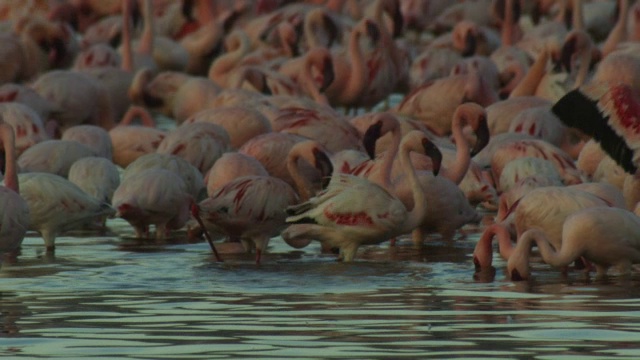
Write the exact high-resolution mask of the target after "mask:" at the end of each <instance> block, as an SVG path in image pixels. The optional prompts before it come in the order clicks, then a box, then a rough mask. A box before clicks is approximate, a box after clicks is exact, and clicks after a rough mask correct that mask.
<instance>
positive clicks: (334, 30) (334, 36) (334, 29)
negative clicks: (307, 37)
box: [300, 14, 340, 47]
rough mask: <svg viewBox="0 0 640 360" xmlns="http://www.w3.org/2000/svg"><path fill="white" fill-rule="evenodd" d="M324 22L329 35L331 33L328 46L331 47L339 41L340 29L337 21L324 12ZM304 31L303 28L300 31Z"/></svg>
mask: <svg viewBox="0 0 640 360" xmlns="http://www.w3.org/2000/svg"><path fill="white" fill-rule="evenodd" d="M322 22H323V23H324V28H325V29H326V30H327V35H329V43H328V44H327V47H331V46H332V45H333V44H334V43H335V42H336V40H338V41H339V39H338V36H340V30H339V29H338V26H337V25H336V23H335V21H333V19H332V18H331V16H329V15H328V14H324V16H323V17H322ZM300 33H302V30H301V31H300Z"/></svg>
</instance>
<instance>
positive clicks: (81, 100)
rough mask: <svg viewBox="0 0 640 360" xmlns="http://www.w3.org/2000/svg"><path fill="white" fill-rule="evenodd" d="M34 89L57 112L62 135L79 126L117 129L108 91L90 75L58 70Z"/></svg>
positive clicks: (47, 73)
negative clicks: (71, 127) (92, 125)
mask: <svg viewBox="0 0 640 360" xmlns="http://www.w3.org/2000/svg"><path fill="white" fill-rule="evenodd" d="M31 86H32V88H33V89H34V90H35V91H36V92H37V93H38V94H40V96H42V97H43V98H45V99H47V100H48V101H49V102H50V103H51V104H52V105H53V106H54V107H55V108H56V109H57V111H56V112H55V114H53V115H54V116H53V118H54V120H55V121H57V122H58V125H59V128H60V130H61V131H62V132H64V130H66V129H67V128H68V127H70V126H73V125H79V124H85V123H86V124H95V125H99V126H101V127H104V128H106V129H111V128H112V127H113V126H114V125H115V120H114V118H113V113H112V109H111V105H110V99H109V94H108V92H107V90H106V88H105V87H104V86H103V85H102V84H101V83H100V82H99V81H98V80H96V79H95V78H93V77H91V76H89V75H88V74H85V73H81V72H76V71H70V70H54V71H49V72H46V73H44V74H42V75H41V76H39V77H38V78H37V79H36V80H35V81H34V82H33V84H32V85H31Z"/></svg>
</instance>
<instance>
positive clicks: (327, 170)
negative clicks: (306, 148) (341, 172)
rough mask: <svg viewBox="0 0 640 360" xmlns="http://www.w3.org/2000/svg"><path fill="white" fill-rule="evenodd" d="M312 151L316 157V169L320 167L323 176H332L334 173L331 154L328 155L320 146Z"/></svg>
mask: <svg viewBox="0 0 640 360" xmlns="http://www.w3.org/2000/svg"><path fill="white" fill-rule="evenodd" d="M312 152H313V157H314V159H315V167H316V169H318V171H320V174H322V177H323V178H326V177H329V176H331V174H332V173H333V164H332V163H331V159H329V156H327V154H326V153H325V152H324V151H322V150H321V149H318V148H314V149H313V150H312ZM327 185H328V184H327Z"/></svg>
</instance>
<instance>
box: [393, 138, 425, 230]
mask: <svg viewBox="0 0 640 360" xmlns="http://www.w3.org/2000/svg"><path fill="white" fill-rule="evenodd" d="M410 151H411V149H410V147H409V146H403V147H402V149H401V151H400V165H401V166H402V169H403V170H404V173H405V174H407V177H408V178H409V185H410V186H411V192H412V195H413V203H414V206H413V208H412V209H411V211H409V213H408V214H407V218H406V220H405V222H404V223H403V225H402V226H401V229H400V234H406V233H409V232H411V231H413V230H414V229H415V228H417V227H418V226H419V225H420V224H421V223H422V221H423V220H424V216H425V214H426V208H427V199H426V196H425V194H424V189H423V188H422V185H421V184H420V181H419V180H418V175H417V174H416V169H415V168H414V167H413V164H412V163H411V158H410Z"/></svg>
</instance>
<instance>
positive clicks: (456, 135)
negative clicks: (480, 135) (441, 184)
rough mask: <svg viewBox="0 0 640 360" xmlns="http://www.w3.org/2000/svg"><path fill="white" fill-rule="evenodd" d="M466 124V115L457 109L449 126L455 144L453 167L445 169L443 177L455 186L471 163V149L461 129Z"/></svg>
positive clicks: (460, 109)
mask: <svg viewBox="0 0 640 360" xmlns="http://www.w3.org/2000/svg"><path fill="white" fill-rule="evenodd" d="M466 124H467V121H466V114H465V111H464V110H463V109H462V108H460V107H459V108H458V109H457V110H456V112H455V114H454V115H453V122H452V124H451V132H452V135H453V139H454V140H455V142H456V160H455V165H454V166H453V167H452V168H446V169H443V170H446V172H445V174H444V175H445V176H446V177H447V178H448V179H449V180H451V181H453V182H454V183H456V184H460V182H462V179H463V178H464V176H465V175H466V173H467V170H469V164H470V163H471V154H470V151H471V147H470V146H469V142H468V141H467V139H466V137H465V136H464V133H463V131H462V128H463V127H464V126H465V125H466Z"/></svg>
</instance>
